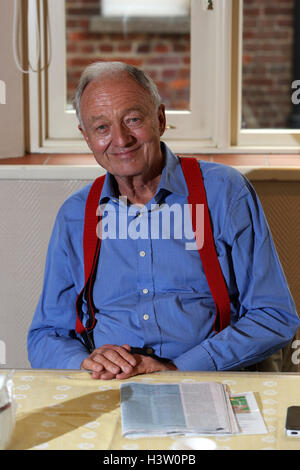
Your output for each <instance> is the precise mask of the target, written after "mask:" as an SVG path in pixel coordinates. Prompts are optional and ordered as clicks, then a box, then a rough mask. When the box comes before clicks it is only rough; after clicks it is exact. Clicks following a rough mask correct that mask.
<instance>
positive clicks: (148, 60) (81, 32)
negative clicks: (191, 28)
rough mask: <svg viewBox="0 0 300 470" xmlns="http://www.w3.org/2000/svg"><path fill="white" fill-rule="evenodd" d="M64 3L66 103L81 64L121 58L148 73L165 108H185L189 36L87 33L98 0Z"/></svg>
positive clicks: (71, 94) (96, 11)
mask: <svg viewBox="0 0 300 470" xmlns="http://www.w3.org/2000/svg"><path fill="white" fill-rule="evenodd" d="M66 6H67V83H68V90H67V95H68V102H70V101H72V99H73V96H74V92H75V89H76V85H77V83H78V79H79V77H80V74H81V72H82V70H83V69H84V67H85V66H87V65H88V64H90V63H91V62H94V61H96V60H105V61H106V60H121V61H123V62H127V63H130V64H133V65H136V66H138V67H141V68H142V69H143V70H144V71H145V72H147V73H149V75H150V76H151V77H152V78H153V79H154V80H155V82H156V84H157V85H158V87H159V90H160V93H161V95H162V97H163V99H164V102H165V103H166V104H167V107H168V109H172V108H173V109H187V108H188V105H189V84H190V81H189V76H190V66H189V64H190V37H189V35H187V34H163V33H143V34H123V33H121V32H120V33H118V34H116V33H91V32H90V31H89V20H90V18H91V16H92V15H99V14H100V7H99V0H67V1H66Z"/></svg>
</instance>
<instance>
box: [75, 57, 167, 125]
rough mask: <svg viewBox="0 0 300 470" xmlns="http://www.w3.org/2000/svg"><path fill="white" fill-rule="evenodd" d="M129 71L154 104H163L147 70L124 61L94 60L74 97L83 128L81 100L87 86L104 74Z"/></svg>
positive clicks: (85, 71)
mask: <svg viewBox="0 0 300 470" xmlns="http://www.w3.org/2000/svg"><path fill="white" fill-rule="evenodd" d="M124 72H127V73H128V74H129V75H130V76H131V77H132V78H133V79H134V80H135V81H136V82H137V83H138V84H139V85H141V86H142V87H143V88H144V89H145V90H146V91H147V92H148V93H149V95H150V97H151V98H152V101H153V104H154V105H155V106H156V107H157V109H158V108H159V106H160V105H161V97H160V95H159V92H158V89H157V86H156V84H155V83H154V81H153V80H152V78H150V77H149V75H147V74H146V73H145V72H143V71H142V70H140V69H138V68H137V67H134V66H133V65H129V64H125V63H124V62H94V63H93V64H91V65H89V66H88V67H87V68H86V69H85V70H84V71H83V73H82V75H81V77H80V80H79V83H78V86H77V89H76V93H75V98H74V102H73V105H74V108H75V110H76V115H77V118H78V121H79V123H80V125H81V127H82V128H83V122H82V118H81V113H80V100H81V97H82V94H83V92H84V90H85V88H86V86H87V85H88V84H89V83H90V82H91V81H92V80H96V79H99V78H103V77H104V76H111V75H117V74H120V73H124Z"/></svg>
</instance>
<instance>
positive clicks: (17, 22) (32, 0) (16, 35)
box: [13, 0, 52, 74]
mask: <svg viewBox="0 0 300 470" xmlns="http://www.w3.org/2000/svg"><path fill="white" fill-rule="evenodd" d="M39 1H40V0H29V2H28V8H27V25H28V23H29V18H30V11H31V13H33V14H34V23H35V27H34V29H35V36H36V66H35V67H34V66H33V65H32V63H31V61H30V59H29V58H28V68H27V70H25V69H24V68H23V67H22V65H21V60H20V30H21V14H20V2H19V0H14V10H13V57H14V61H15V64H16V66H17V68H18V70H19V71H20V72H22V73H26V74H27V73H30V72H34V73H39V72H42V71H43V70H45V69H46V68H48V67H49V65H50V63H51V53H52V51H51V28H50V20H49V14H48V9H46V25H47V26H46V27H47V34H48V57H47V64H45V65H44V66H43V67H39V65H38V64H39V62H40V59H41V31H40V25H39V19H38V2H39ZM30 6H31V9H30Z"/></svg>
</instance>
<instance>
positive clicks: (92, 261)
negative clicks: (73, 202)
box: [76, 176, 105, 352]
mask: <svg viewBox="0 0 300 470" xmlns="http://www.w3.org/2000/svg"><path fill="white" fill-rule="evenodd" d="M104 179H105V176H100V177H99V178H97V179H96V180H95V181H94V183H93V184H92V187H91V189H90V191H89V194H88V198H87V201H86V206H85V220H84V231H83V259H84V275H85V283H84V287H83V289H82V291H81V292H80V294H79V295H78V297H77V300H76V313H77V321H76V331H77V333H79V334H80V335H81V336H82V339H83V341H84V343H85V345H86V346H87V347H88V349H89V350H90V352H91V351H93V349H94V348H95V346H94V341H93V329H94V327H95V324H96V319H95V311H96V309H95V306H94V303H93V284H94V281H95V277H96V271H97V263H98V257H99V253H100V245H101V238H100V234H97V229H98V224H99V222H100V214H99V213H98V206H99V201H100V196H101V191H102V187H103V183H104ZM98 235H99V236H98ZM84 299H85V300H86V304H87V313H88V317H89V318H88V322H87V324H86V326H84V325H83V324H82V317H83V313H82V306H83V302H84Z"/></svg>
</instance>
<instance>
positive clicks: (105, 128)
mask: <svg viewBox="0 0 300 470" xmlns="http://www.w3.org/2000/svg"><path fill="white" fill-rule="evenodd" d="M106 130H107V125H106V124H100V126H97V131H99V132H105V131H106Z"/></svg>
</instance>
